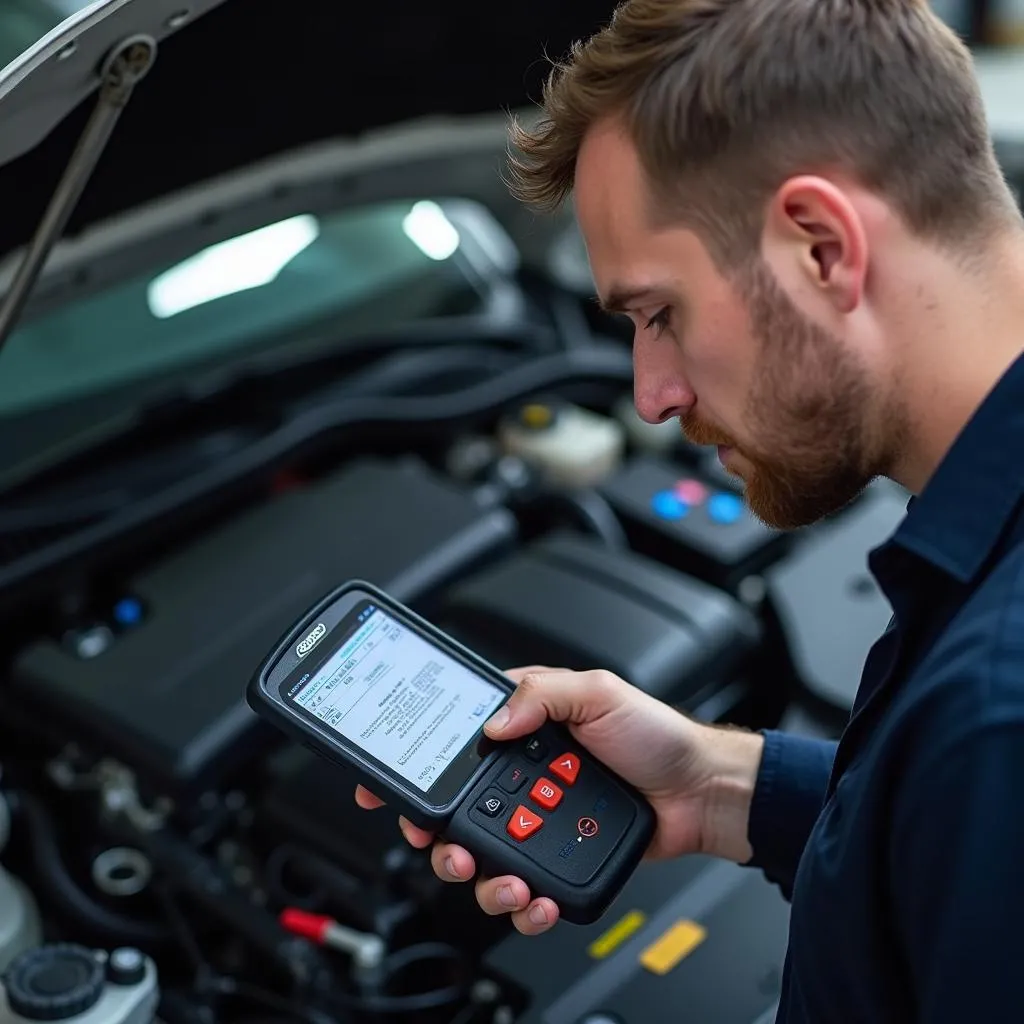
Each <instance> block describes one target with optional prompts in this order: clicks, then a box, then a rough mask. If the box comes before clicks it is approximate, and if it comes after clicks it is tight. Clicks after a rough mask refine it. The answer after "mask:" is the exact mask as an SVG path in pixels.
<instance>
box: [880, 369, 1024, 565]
mask: <svg viewBox="0 0 1024 1024" xmlns="http://www.w3.org/2000/svg"><path fill="white" fill-rule="evenodd" d="M1022 498H1024V355H1021V356H1020V357H1019V358H1018V359H1017V360H1016V361H1015V362H1014V364H1013V365H1012V366H1011V367H1010V369H1009V370H1007V371H1006V373H1005V374H1004V375H1003V377H1002V378H1001V379H1000V380H999V382H998V383H997V384H996V386H995V387H994V388H993V389H992V391H991V392H990V393H989V395H988V396H987V397H986V398H985V400H984V401H983V402H982V404H981V406H980V407H979V408H978V410H977V411H976V412H975V414H974V415H973V416H972V417H971V419H970V420H969V421H968V423H967V425H966V426H965V427H964V429H963V430H962V431H961V432H960V435H959V436H958V437H957V439H956V441H955V442H954V443H953V446H952V447H951V448H950V450H949V452H948V453H947V454H946V457H945V458H944V459H943V460H942V462H941V463H940V464H939V467H938V469H937V470H936V471H935V473H934V474H933V475H932V478H931V479H930V480H929V481H928V484H927V485H926V486H925V488H924V489H923V490H922V492H921V494H920V495H919V496H918V497H917V498H915V499H912V500H911V502H910V503H909V504H908V506H907V516H906V518H905V519H904V520H903V523H902V524H901V525H900V526H899V528H898V529H897V530H896V533H895V534H894V535H893V538H892V541H891V544H892V545H895V546H898V547H901V548H903V549H905V550H907V551H909V552H911V553H912V554H914V555H916V556H917V557H919V558H922V559H924V560H925V561H926V562H929V563H931V564H932V565H934V566H935V567H936V568H938V569H940V570H942V571H943V572H945V573H947V574H948V575H950V576H952V577H953V578H954V579H956V580H958V581H959V582H961V583H969V582H970V581H971V580H972V579H973V577H974V576H975V575H976V573H977V572H978V571H979V569H981V567H982V565H983V564H984V562H985V561H986V559H987V558H988V556H989V555H990V554H991V553H992V551H993V549H994V548H995V546H996V544H997V543H998V541H999V538H1000V536H1001V535H1002V534H1003V532H1004V530H1005V529H1006V527H1007V525H1008V524H1009V522H1010V521H1011V519H1012V518H1013V516H1014V513H1015V511H1016V509H1017V507H1018V506H1019V505H1020V503H1021V499H1022ZM889 546H890V545H886V547H889Z"/></svg>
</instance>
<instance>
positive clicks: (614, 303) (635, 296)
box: [597, 285, 664, 313]
mask: <svg viewBox="0 0 1024 1024" xmlns="http://www.w3.org/2000/svg"><path fill="white" fill-rule="evenodd" d="M663 291H664V286H663V285H645V286H644V287H642V288H624V287H622V286H621V285H619V286H615V287H613V288H612V289H611V291H609V293H608V295H607V297H606V298H602V297H601V296H600V295H599V296H598V297H597V304H598V305H599V306H600V307H601V309H603V310H604V311H605V312H606V313H624V312H625V311H626V310H627V309H629V308H630V306H635V305H636V304H637V303H638V302H639V301H640V300H641V299H646V298H647V297H648V296H650V295H653V294H655V293H656V292H663Z"/></svg>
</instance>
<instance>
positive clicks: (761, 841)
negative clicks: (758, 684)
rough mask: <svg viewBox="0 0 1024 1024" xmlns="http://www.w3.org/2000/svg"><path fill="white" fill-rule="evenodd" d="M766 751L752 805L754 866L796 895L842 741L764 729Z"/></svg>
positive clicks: (786, 894)
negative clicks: (798, 876) (803, 856)
mask: <svg viewBox="0 0 1024 1024" xmlns="http://www.w3.org/2000/svg"><path fill="white" fill-rule="evenodd" d="M762 735H763V736H764V751H763V753H762V755H761V766H760V769H759V770H758V775H757V782H756V783H755V786H754V796H753V800H752V801H751V806H750V822H749V826H748V832H747V838H748V840H749V842H750V845H751V848H752V849H753V857H752V858H751V859H750V860H749V861H748V862H747V864H748V866H749V867H754V868H760V869H761V870H762V871H763V872H764V875H765V877H766V878H767V879H768V880H769V881H770V882H774V883H775V884H776V885H778V886H779V888H780V890H781V891H782V894H783V896H784V897H785V898H786V899H787V900H788V899H790V898H791V897H792V893H793V881H794V878H795V876H796V869H797V865H798V864H799V862H800V855H801V854H802V853H803V850H804V846H806V844H807V838H808V836H810V834H811V829H812V828H813V827H814V823H815V821H816V820H817V818H818V815H819V814H820V813H821V809H822V806H823V805H824V802H825V791H826V790H827V789H828V780H829V776H830V774H831V772H832V764H833V762H834V761H835V756H836V748H837V746H838V744H837V743H835V742H834V741H831V740H819V739H811V738H809V737H806V736H795V735H791V734H789V733H783V732H778V731H775V730H770V729H769V730H764V731H763V732H762Z"/></svg>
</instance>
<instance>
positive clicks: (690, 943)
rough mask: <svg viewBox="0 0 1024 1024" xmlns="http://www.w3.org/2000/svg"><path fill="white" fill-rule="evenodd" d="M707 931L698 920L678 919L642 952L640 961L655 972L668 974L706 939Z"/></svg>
mask: <svg viewBox="0 0 1024 1024" xmlns="http://www.w3.org/2000/svg"><path fill="white" fill-rule="evenodd" d="M706 936H707V931H706V930H705V929H704V927H703V926H702V925H699V924H697V922H696V921H677V922H676V923H675V924H674V925H672V927H671V928H669V930H668V931H667V932H665V934H664V935H662V936H661V938H659V939H656V940H655V941H654V942H652V943H651V944H650V945H649V946H648V947H647V948H646V949H645V950H644V951H643V952H642V953H641V954H640V963H641V964H643V966H644V967H646V968H647V970H649V971H652V972H653V973H654V974H668V972H669V971H671V970H672V968H673V967H675V966H676V965H677V964H678V963H679V962H680V961H681V960H684V959H685V958H686V957H688V956H689V955H690V954H691V953H692V952H693V951H694V950H695V949H696V948H697V947H698V946H699V945H700V944H701V943H702V942H703V941H704V939H705V937H706Z"/></svg>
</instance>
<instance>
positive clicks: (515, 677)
mask: <svg viewBox="0 0 1024 1024" xmlns="http://www.w3.org/2000/svg"><path fill="white" fill-rule="evenodd" d="M568 671H569V670H568V669H565V668H552V667H551V666H550V665H523V666H520V667H519V668H507V669H505V675H507V676H508V677H509V679H511V680H512V682H513V683H515V684H516V686H518V685H519V684H520V683H521V682H522V681H523V678H524V677H525V676H528V675H529V674H530V673H531V672H533V673H537V672H568Z"/></svg>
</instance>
